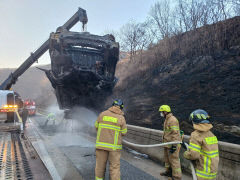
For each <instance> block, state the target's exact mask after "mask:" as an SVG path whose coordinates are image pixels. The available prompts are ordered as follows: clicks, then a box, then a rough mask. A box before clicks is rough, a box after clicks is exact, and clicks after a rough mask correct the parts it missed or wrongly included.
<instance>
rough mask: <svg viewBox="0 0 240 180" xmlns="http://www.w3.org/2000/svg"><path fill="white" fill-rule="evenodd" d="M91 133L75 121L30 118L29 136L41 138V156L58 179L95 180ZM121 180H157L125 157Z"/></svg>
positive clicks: (89, 129)
mask: <svg viewBox="0 0 240 180" xmlns="http://www.w3.org/2000/svg"><path fill="white" fill-rule="evenodd" d="M90 131H91V127H89V124H88V125H87V124H86V123H80V122H78V121H76V120H67V121H66V120H61V119H60V120H59V119H58V120H56V121H55V122H54V121H47V120H46V117H45V116H43V115H36V116H33V117H30V121H29V122H28V123H27V133H28V135H29V137H30V136H31V137H32V138H33V136H34V134H36V133H38V135H37V137H35V139H36V138H39V139H40V143H41V144H40V145H38V146H41V147H42V148H41V149H40V151H44V153H43V155H42V156H43V157H44V158H45V163H46V164H48V165H49V168H50V169H51V170H52V172H53V174H54V173H55V177H56V178H55V179H59V177H60V179H69V178H71V179H80V176H82V177H83V179H85V180H94V179H95V176H94V168H95V144H94V141H93V139H92V138H89V137H90V136H89V134H90V133H89V134H88V132H90ZM83 132H84V133H85V135H86V136H85V135H84V133H83ZM86 133H87V134H86ZM33 139H34V138H33ZM132 156H133V158H132V159H133V161H137V160H135V159H134V158H135V156H134V155H132ZM138 158H139V157H138ZM140 158H141V157H140ZM141 166H142V165H141ZM106 172H108V171H106ZM74 173H75V176H74V175H73V174H74ZM70 176H71V177H70ZM108 179H109V175H108V173H106V180H108ZM121 179H124V180H136V179H138V180H156V179H158V178H155V177H153V176H152V175H150V174H148V173H146V171H144V170H143V168H142V169H140V168H137V167H135V166H134V165H132V163H129V162H128V161H126V158H125V160H124V159H121Z"/></svg>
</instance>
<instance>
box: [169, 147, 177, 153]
mask: <svg viewBox="0 0 240 180" xmlns="http://www.w3.org/2000/svg"><path fill="white" fill-rule="evenodd" d="M176 150H177V146H172V147H171V148H170V153H171V154H173V153H174V152H175V151H176Z"/></svg>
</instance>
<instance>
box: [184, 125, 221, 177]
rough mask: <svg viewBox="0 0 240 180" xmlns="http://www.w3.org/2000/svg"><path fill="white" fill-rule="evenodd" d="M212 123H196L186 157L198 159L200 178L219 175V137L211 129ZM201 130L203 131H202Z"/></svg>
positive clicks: (197, 171)
mask: <svg viewBox="0 0 240 180" xmlns="http://www.w3.org/2000/svg"><path fill="white" fill-rule="evenodd" d="M211 128H212V125H211V124H198V125H194V129H196V130H195V131H194V132H192V134H191V137H190V143H189V150H188V151H186V152H185V153H184V157H185V158H186V159H189V160H196V166H195V169H196V175H197V176H198V179H215V178H216V177H217V170H218V162H219V152H218V140H217V137H216V136H215V135H214V134H213V133H212V132H211V131H210V129H211ZM200 130H201V131H200Z"/></svg>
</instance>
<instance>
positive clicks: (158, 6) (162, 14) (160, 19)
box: [150, 0, 171, 39]
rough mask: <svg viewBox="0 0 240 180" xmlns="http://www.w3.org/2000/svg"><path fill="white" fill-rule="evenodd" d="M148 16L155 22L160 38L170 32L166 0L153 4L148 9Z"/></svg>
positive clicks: (167, 35)
mask: <svg viewBox="0 0 240 180" xmlns="http://www.w3.org/2000/svg"><path fill="white" fill-rule="evenodd" d="M150 16H151V17H152V19H153V21H154V22H155V24H156V26H157V28H158V30H159V34H160V36H161V38H163V39H164V38H166V37H169V36H170V34H171V8H170V5H169V1H168V0H162V1H160V2H157V3H155V4H154V6H153V7H152V8H151V10H150Z"/></svg>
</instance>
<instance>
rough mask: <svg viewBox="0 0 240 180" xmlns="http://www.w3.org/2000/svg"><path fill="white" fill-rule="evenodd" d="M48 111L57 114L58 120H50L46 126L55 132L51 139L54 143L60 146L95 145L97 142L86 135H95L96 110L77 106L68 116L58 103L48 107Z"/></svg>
mask: <svg viewBox="0 0 240 180" xmlns="http://www.w3.org/2000/svg"><path fill="white" fill-rule="evenodd" d="M46 111H47V112H48V113H54V114H55V116H56V120H52V122H48V123H47V125H46V127H45V128H47V129H49V131H50V132H51V133H53V134H52V135H51V141H52V142H53V143H54V144H56V145H57V146H59V147H63V146H81V147H94V145H95V143H94V142H92V141H90V140H89V139H88V138H86V137H95V127H94V123H95V121H96V119H97V115H96V113H95V112H93V111H91V110H89V109H87V108H84V107H76V108H74V109H72V110H71V112H68V114H69V118H66V117H65V113H64V111H63V110H59V108H58V106H57V105H56V104H54V105H52V106H50V107H48V108H47V110H46ZM46 121H47V120H46ZM54 121H55V122H54Z"/></svg>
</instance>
